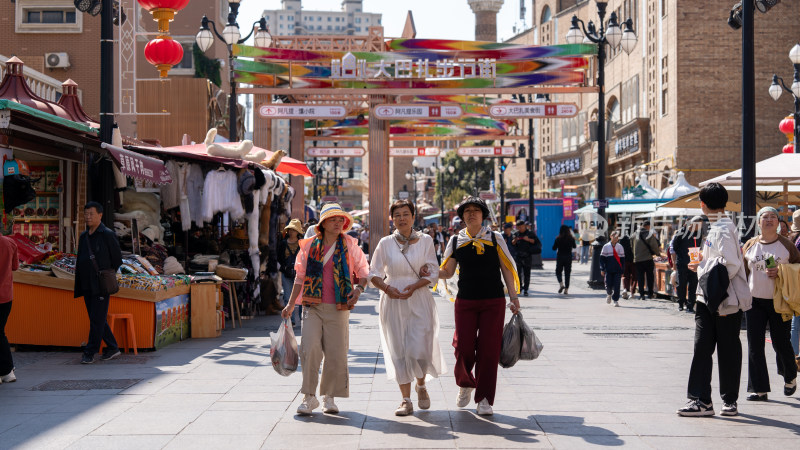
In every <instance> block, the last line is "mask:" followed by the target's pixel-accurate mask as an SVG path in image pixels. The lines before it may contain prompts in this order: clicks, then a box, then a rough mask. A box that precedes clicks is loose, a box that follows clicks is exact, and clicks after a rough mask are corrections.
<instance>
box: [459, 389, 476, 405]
mask: <svg viewBox="0 0 800 450" xmlns="http://www.w3.org/2000/svg"><path fill="white" fill-rule="evenodd" d="M474 390H475V388H471V387H460V388H458V400H457V401H456V406H458V407H459V408H463V407H465V406H467V405H469V400H470V399H471V398H472V391H474Z"/></svg>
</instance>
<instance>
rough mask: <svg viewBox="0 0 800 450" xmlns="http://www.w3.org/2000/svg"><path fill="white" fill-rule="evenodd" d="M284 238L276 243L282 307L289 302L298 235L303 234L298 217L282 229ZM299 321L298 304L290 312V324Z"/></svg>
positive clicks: (295, 323)
mask: <svg viewBox="0 0 800 450" xmlns="http://www.w3.org/2000/svg"><path fill="white" fill-rule="evenodd" d="M283 234H284V238H283V239H281V242H280V243H279V244H278V263H280V265H281V282H282V285H283V305H282V306H283V307H286V305H288V304H289V297H290V296H291V294H292V286H294V278H295V271H294V263H295V261H296V260H297V253H298V252H299V251H300V236H302V235H303V225H302V224H301V223H300V219H292V220H291V221H290V222H289V225H286V227H285V228H284V229H283ZM299 323H300V306H298V307H296V308H295V309H294V311H293V312H292V326H296V325H298V324H299Z"/></svg>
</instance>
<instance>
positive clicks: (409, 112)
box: [375, 104, 461, 120]
mask: <svg viewBox="0 0 800 450" xmlns="http://www.w3.org/2000/svg"><path fill="white" fill-rule="evenodd" d="M375 117H377V118H378V119H384V120H389V119H429V118H434V119H438V118H444V119H455V118H458V117H461V106H459V105H441V104H437V105H420V104H416V105H415V104H408V105H400V104H397V105H378V106H376V107H375Z"/></svg>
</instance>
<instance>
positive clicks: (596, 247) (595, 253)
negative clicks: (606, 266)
mask: <svg viewBox="0 0 800 450" xmlns="http://www.w3.org/2000/svg"><path fill="white" fill-rule="evenodd" d="M605 244H606V238H605V236H602V235H601V236H597V238H596V239H595V240H594V241H593V242H592V243H591V246H592V268H591V270H590V271H589V287H590V288H592V289H605V287H606V282H605V280H604V279H603V277H602V275H600V252H602V251H603V246H604V245H605Z"/></svg>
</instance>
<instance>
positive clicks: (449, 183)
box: [435, 141, 494, 210]
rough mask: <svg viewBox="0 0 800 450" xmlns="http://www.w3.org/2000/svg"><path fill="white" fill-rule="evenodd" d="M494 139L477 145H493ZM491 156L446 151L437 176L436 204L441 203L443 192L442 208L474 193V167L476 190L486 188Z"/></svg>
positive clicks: (490, 176)
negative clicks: (451, 168)
mask: <svg viewBox="0 0 800 450" xmlns="http://www.w3.org/2000/svg"><path fill="white" fill-rule="evenodd" d="M493 143H494V141H488V144H487V143H485V142H479V143H477V145H493ZM493 165H494V160H493V159H492V158H479V159H478V161H475V160H474V158H467V159H466V160H464V158H462V157H460V156H458V155H457V154H456V152H448V153H447V154H446V155H445V156H444V157H443V158H442V168H443V170H442V171H441V173H440V174H439V175H438V176H437V182H441V183H442V185H441V186H440V189H437V192H436V195H435V201H436V204H437V205H439V204H441V195H442V192H444V203H445V204H444V208H445V210H448V209H452V208H454V207H455V206H457V205H458V204H459V203H461V200H463V199H464V197H465V196H468V195H475V192H476V189H475V169H476V166H477V170H478V188H479V189H478V190H488V189H489V186H490V185H491V181H492V166H493ZM449 166H453V167H454V168H455V171H454V172H453V173H450V171H449V170H447V168H448V167H449Z"/></svg>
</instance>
